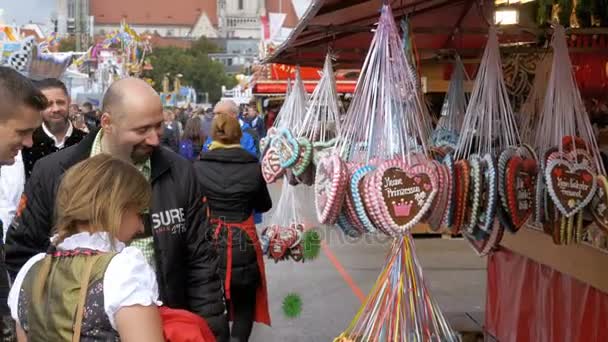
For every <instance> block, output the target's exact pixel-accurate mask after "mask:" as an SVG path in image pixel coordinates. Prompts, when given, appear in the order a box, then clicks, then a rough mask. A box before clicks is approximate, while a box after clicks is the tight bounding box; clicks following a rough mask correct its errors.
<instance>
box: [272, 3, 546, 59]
mask: <svg viewBox="0 0 608 342" xmlns="http://www.w3.org/2000/svg"><path fill="white" fill-rule="evenodd" d="M385 1H386V2H389V3H390V4H391V6H392V8H393V14H394V16H395V18H396V19H397V20H400V19H401V18H404V17H407V18H409V20H410V21H411V26H412V30H413V36H414V44H415V47H416V49H417V51H418V54H419V58H421V59H428V58H433V57H436V56H439V55H442V54H445V53H452V52H453V51H454V50H456V51H458V52H459V53H460V54H461V55H462V56H464V57H479V56H480V55H481V53H482V48H483V46H484V45H485V42H486V34H487V28H488V26H489V20H491V18H492V17H493V10H494V1H493V0H313V1H312V3H311V5H310V7H309V8H308V10H307V12H306V13H305V14H304V16H303V17H302V19H301V21H300V23H299V24H298V26H297V27H296V28H295V29H294V30H293V32H292V33H291V35H290V36H289V38H288V39H287V40H286V41H285V42H284V43H283V44H282V45H281V46H279V47H278V48H277V50H276V51H275V52H274V53H273V54H272V55H270V56H269V57H268V58H267V59H266V60H265V61H264V62H265V63H284V64H300V65H309V66H321V65H322V64H323V61H324V56H325V54H326V53H327V50H328V49H329V48H331V49H332V51H334V52H335V53H336V55H337V60H336V63H335V66H336V67H337V68H338V67H339V68H345V67H355V68H356V67H360V66H361V64H362V63H363V60H364V58H365V55H366V54H367V49H368V47H369V45H370V42H371V38H372V29H373V28H374V25H375V23H376V22H377V21H378V18H379V9H380V8H381V6H382V3H383V2H385ZM516 29H517V30H514V31H510V32H516V34H513V35H510V36H509V35H502V36H501V42H503V43H504V42H521V41H522V40H526V39H527V40H528V41H534V40H535V38H536V37H535V35H534V34H533V33H530V32H527V31H526V30H525V29H521V28H516Z"/></svg>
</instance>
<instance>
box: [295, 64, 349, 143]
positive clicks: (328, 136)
mask: <svg viewBox="0 0 608 342" xmlns="http://www.w3.org/2000/svg"><path fill="white" fill-rule="evenodd" d="M341 116H342V110H341V105H340V101H339V99H338V92H337V91H336V80H335V76H334V69H333V66H332V57H331V53H328V54H327V56H325V64H324V66H323V71H322V72H321V80H319V83H318V84H317V87H316V88H315V90H314V91H313V93H312V96H311V98H310V102H309V104H308V110H307V112H306V115H305V116H304V120H303V122H302V125H301V126H300V127H295V128H296V129H297V136H298V137H304V138H306V139H308V140H310V141H311V142H322V143H326V142H328V141H330V140H332V139H334V138H336V137H337V136H338V134H339V133H340V117H341Z"/></svg>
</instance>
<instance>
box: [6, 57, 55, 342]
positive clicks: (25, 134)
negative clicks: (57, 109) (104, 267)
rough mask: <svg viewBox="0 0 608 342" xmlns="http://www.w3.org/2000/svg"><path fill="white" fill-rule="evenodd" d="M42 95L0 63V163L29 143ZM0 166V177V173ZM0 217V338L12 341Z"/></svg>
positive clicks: (43, 102)
mask: <svg viewBox="0 0 608 342" xmlns="http://www.w3.org/2000/svg"><path fill="white" fill-rule="evenodd" d="M47 105H48V103H47V101H46V98H45V97H44V95H42V93H41V92H40V90H38V89H37V88H36V87H35V86H34V85H33V84H32V82H31V81H30V80H28V79H27V78H25V77H24V76H23V75H21V74H20V73H19V72H17V71H15V70H13V69H11V68H8V67H3V66H0V137H1V138H0V166H2V165H12V164H13V163H15V157H16V156H17V154H18V153H19V150H21V149H22V148H23V147H28V146H32V133H33V132H34V130H35V129H36V127H38V126H40V112H41V111H42V110H44V109H45V108H46V107H47ZM1 172H2V169H0V177H2V174H1ZM1 226H2V221H0V341H14V340H15V338H16V337H15V331H14V321H13V319H12V318H11V315H10V312H9V308H8V305H7V297H8V291H9V279H8V274H7V271H6V264H5V263H4V247H5V246H4V243H3V238H2V236H1V235H3V232H4V230H3V229H2V227H1Z"/></svg>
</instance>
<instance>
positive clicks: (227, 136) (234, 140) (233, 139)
mask: <svg viewBox="0 0 608 342" xmlns="http://www.w3.org/2000/svg"><path fill="white" fill-rule="evenodd" d="M242 136H243V132H241V125H240V124H239V120H237V119H236V118H234V117H232V116H230V115H228V114H218V115H216V116H215V118H214V119H213V122H212V123H211V138H212V139H213V140H215V141H219V142H221V143H222V144H226V145H231V144H238V143H240V141H241V137H242Z"/></svg>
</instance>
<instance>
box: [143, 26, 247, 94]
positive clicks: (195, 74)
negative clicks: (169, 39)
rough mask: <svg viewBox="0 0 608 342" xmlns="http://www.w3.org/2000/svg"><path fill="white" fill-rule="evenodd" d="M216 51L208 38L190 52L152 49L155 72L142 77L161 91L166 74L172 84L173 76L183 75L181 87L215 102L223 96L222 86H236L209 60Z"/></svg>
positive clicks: (220, 65) (219, 67)
mask: <svg viewBox="0 0 608 342" xmlns="http://www.w3.org/2000/svg"><path fill="white" fill-rule="evenodd" d="M218 51H219V48H218V47H217V46H216V45H215V44H213V43H212V42H211V41H209V40H208V39H207V38H201V39H199V40H197V41H196V42H194V43H193V44H192V47H191V48H189V49H180V48H175V47H167V48H155V49H154V51H153V52H152V54H151V55H150V62H151V63H152V66H153V67H154V69H153V70H151V71H148V72H147V73H146V74H145V76H146V77H150V78H151V79H153V80H154V85H155V87H156V90H158V91H162V82H163V78H164V76H165V75H166V74H167V73H169V74H171V77H170V80H171V82H173V79H174V77H175V75H177V74H182V75H183V78H182V84H183V85H188V86H192V87H193V88H194V89H196V91H197V92H199V93H209V100H210V101H211V102H216V101H218V100H219V99H220V98H221V96H222V94H221V91H222V89H221V88H222V86H226V87H227V88H231V87H234V86H235V85H236V84H237V81H236V79H235V78H234V77H231V76H228V75H226V72H225V71H224V65H223V64H222V63H219V62H215V61H212V60H211V59H210V58H209V56H208V54H209V53H213V52H218ZM172 87H173V84H171V89H172Z"/></svg>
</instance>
